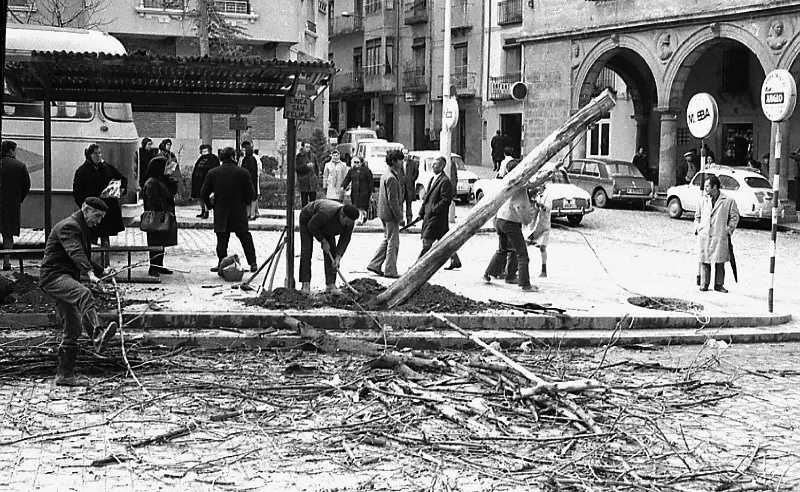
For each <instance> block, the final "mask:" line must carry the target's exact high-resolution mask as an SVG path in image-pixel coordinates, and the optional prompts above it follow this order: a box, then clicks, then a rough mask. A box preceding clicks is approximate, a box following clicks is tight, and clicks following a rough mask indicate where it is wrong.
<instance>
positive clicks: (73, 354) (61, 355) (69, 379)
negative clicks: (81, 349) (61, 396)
mask: <svg viewBox="0 0 800 492" xmlns="http://www.w3.org/2000/svg"><path fill="white" fill-rule="evenodd" d="M77 359H78V347H77V346H76V345H67V346H61V347H58V367H57V368H56V386H68V387H83V386H89V383H88V382H86V381H83V380H79V379H78V378H77V377H76V376H75V362H76V361H77Z"/></svg>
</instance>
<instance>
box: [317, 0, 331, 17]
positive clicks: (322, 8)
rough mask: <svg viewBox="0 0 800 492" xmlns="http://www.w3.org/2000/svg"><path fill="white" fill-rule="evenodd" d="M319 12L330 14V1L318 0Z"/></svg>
mask: <svg viewBox="0 0 800 492" xmlns="http://www.w3.org/2000/svg"><path fill="white" fill-rule="evenodd" d="M317 10H319V13H320V14H327V13H328V0H317Z"/></svg>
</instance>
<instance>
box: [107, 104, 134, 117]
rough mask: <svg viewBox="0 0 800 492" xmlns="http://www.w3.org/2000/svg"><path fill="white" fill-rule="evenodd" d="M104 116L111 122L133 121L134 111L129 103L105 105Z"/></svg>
mask: <svg viewBox="0 0 800 492" xmlns="http://www.w3.org/2000/svg"><path fill="white" fill-rule="evenodd" d="M103 115H104V116H105V117H106V118H108V119H109V120H111V121H124V122H130V121H133V110H131V105H130V104H128V103H115V102H114V103H112V102H106V103H103Z"/></svg>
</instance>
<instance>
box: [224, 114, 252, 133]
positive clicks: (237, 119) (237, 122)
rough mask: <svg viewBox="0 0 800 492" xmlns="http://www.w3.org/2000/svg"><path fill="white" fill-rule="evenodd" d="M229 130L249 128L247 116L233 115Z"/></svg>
mask: <svg viewBox="0 0 800 492" xmlns="http://www.w3.org/2000/svg"><path fill="white" fill-rule="evenodd" d="M228 129H229V130H240V131H244V130H247V117H246V116H231V119H230V120H228Z"/></svg>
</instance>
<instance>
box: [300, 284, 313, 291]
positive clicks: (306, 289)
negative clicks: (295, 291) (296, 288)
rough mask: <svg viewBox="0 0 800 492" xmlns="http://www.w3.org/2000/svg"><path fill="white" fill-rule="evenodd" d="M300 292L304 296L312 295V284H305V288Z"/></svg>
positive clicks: (301, 288)
mask: <svg viewBox="0 0 800 492" xmlns="http://www.w3.org/2000/svg"><path fill="white" fill-rule="evenodd" d="M300 292H302V293H303V294H311V282H303V286H302V287H300Z"/></svg>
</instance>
